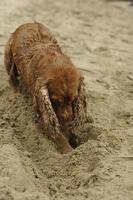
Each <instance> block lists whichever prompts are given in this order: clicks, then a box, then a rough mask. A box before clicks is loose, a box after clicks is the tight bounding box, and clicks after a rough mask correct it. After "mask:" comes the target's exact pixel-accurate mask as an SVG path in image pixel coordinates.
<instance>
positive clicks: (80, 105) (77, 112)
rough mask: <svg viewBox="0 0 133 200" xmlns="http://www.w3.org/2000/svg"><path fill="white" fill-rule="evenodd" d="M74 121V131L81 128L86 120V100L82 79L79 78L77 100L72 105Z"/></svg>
mask: <svg viewBox="0 0 133 200" xmlns="http://www.w3.org/2000/svg"><path fill="white" fill-rule="evenodd" d="M73 111H74V121H73V124H72V129H73V130H74V131H76V129H77V128H82V127H83V125H84V123H85V121H86V118H87V98H86V90H85V83H84V77H83V76H81V77H80V83H79V89H78V98H77V100H76V101H75V102H74V104H73Z"/></svg>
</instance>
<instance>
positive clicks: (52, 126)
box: [33, 80, 60, 139]
mask: <svg viewBox="0 0 133 200" xmlns="http://www.w3.org/2000/svg"><path fill="white" fill-rule="evenodd" d="M47 84H48V80H47V81H43V82H42V80H38V82H37V84H36V88H35V95H34V97H33V98H34V103H35V105H34V107H36V108H37V109H35V110H36V111H37V112H38V115H39V119H40V122H41V124H42V127H43V128H44V129H45V130H46V132H48V133H49V134H50V137H51V138H53V139H55V138H56V134H57V133H59V132H60V125H59V122H58V119H57V116H56V114H55V112H54V110H53V107H52V105H51V101H50V98H49V92H48V88H47Z"/></svg>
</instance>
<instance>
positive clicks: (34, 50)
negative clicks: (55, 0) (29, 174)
mask: <svg viewBox="0 0 133 200" xmlns="http://www.w3.org/2000/svg"><path fill="white" fill-rule="evenodd" d="M4 62H5V67H6V69H7V72H8V74H9V77H10V83H11V85H12V86H13V88H14V91H15V92H16V91H17V90H18V86H19V79H18V77H19V76H20V77H21V79H22V80H23V82H24V84H25V85H26V87H27V88H28V91H29V93H30V94H31V96H32V99H33V104H34V107H35V111H36V114H37V116H38V121H39V122H40V123H42V124H43V125H44V124H45V125H46V124H47V127H52V126H54V127H55V126H57V127H56V128H54V131H53V133H52V134H51V138H53V139H54V141H55V142H56V143H57V144H58V146H60V147H61V149H62V151H63V153H67V152H69V151H71V150H72V148H75V147H76V146H77V145H78V141H77V137H76V136H75V134H74V133H72V128H70V125H71V124H72V122H73V121H74V120H75V118H77V119H76V120H77V121H78V123H79V120H80V119H79V120H78V116H79V115H80V114H79V113H78V112H81V111H80V109H81V107H82V108H83V110H82V112H85V108H86V102H85V95H84V97H83V95H81V93H82V92H81V91H82V87H81V85H82V83H83V77H82V76H81V75H80V73H79V71H78V70H77V69H76V68H75V66H74V65H73V63H72V62H71V60H70V58H69V57H67V56H66V55H65V54H63V52H62V51H61V49H60V47H59V45H58V44H57V41H56V40H55V38H54V36H53V35H52V34H51V32H50V31H49V30H48V29H47V28H46V27H44V26H43V25H42V24H40V23H36V22H35V23H27V24H24V25H21V26H20V27H19V28H17V29H16V31H15V32H14V33H12V35H11V37H10V39H9V41H8V43H7V45H6V48H5V58H4ZM79 104H81V105H80V106H79ZM76 105H77V106H76ZM51 113H52V115H51ZM51 116H52V117H51ZM56 118H57V119H56ZM50 123H51V124H50ZM57 129H58V130H57ZM48 130H49V131H51V130H50V128H48ZM61 132H63V133H64V135H65V136H64V135H63V134H62V133H61ZM49 135H50V133H49Z"/></svg>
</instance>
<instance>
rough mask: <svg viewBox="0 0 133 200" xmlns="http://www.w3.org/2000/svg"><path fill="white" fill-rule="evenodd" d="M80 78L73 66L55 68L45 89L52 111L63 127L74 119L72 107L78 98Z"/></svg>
mask: <svg viewBox="0 0 133 200" xmlns="http://www.w3.org/2000/svg"><path fill="white" fill-rule="evenodd" d="M81 80H82V77H81V75H80V74H79V72H78V71H77V70H76V69H75V67H73V66H64V67H57V68H56V67H55V68H54V69H53V70H52V78H51V79H50V80H49V81H48V84H47V87H48V92H49V97H50V100H51V103H52V106H53V109H54V111H55V113H56V115H57V117H58V119H59V121H60V123H61V124H62V125H63V126H64V125H67V124H69V123H70V122H72V120H73V119H74V110H73V105H74V102H75V101H76V99H77V98H78V94H79V90H80V83H81Z"/></svg>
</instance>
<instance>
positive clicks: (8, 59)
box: [4, 36, 19, 96]
mask: <svg viewBox="0 0 133 200" xmlns="http://www.w3.org/2000/svg"><path fill="white" fill-rule="evenodd" d="M11 45H12V36H11V37H10V39H9V41H8V42H7V44H6V47H5V54H4V65H5V68H6V71H7V73H8V75H9V83H10V85H11V86H12V88H13V91H14V95H15V96H16V94H17V93H18V92H19V90H18V86H19V80H18V72H17V68H16V65H15V63H14V60H13V55H12V49H11Z"/></svg>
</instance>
